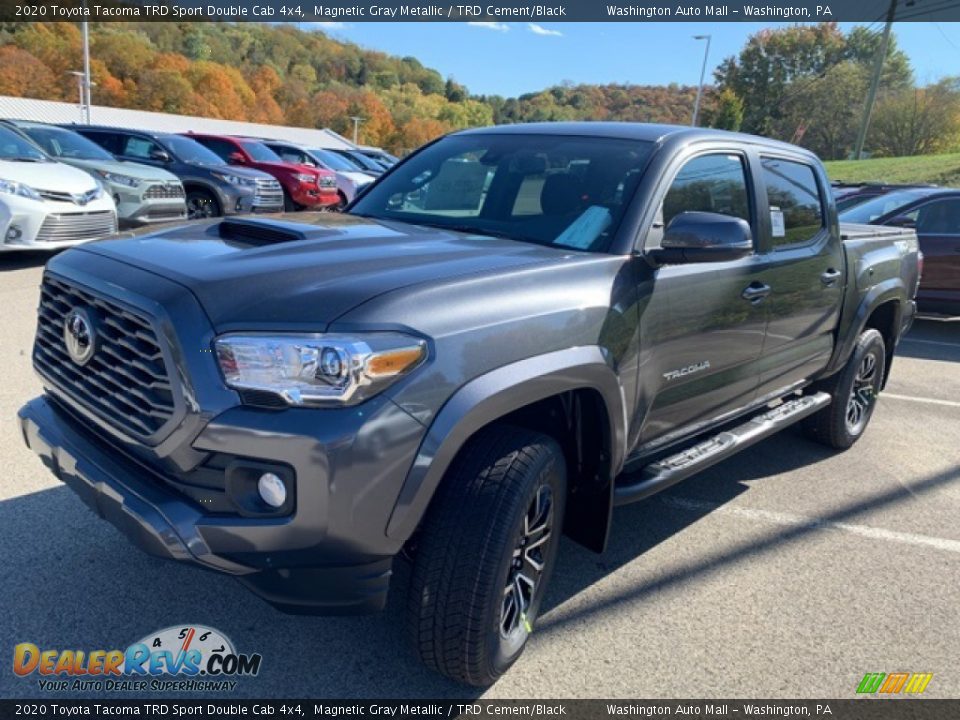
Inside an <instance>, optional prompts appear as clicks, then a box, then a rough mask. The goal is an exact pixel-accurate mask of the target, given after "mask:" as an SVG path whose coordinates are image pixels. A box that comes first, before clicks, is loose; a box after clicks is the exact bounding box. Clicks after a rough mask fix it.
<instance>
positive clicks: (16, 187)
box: [0, 127, 117, 252]
mask: <svg viewBox="0 0 960 720" xmlns="http://www.w3.org/2000/svg"><path fill="white" fill-rule="evenodd" d="M116 232H117V208H116V206H115V205H114V202H113V199H112V198H111V197H110V194H109V193H107V192H105V191H104V188H103V185H102V184H101V183H100V181H99V180H96V179H94V178H93V177H92V176H91V175H89V174H88V173H86V172H84V171H83V170H80V169H79V168H75V167H71V166H70V165H64V164H63V163H59V162H55V161H54V160H52V159H50V158H49V157H48V156H47V155H45V154H44V153H43V152H42V151H40V150H39V149H38V148H37V147H36V146H34V145H33V144H32V143H30V142H28V141H27V140H26V139H24V138H22V137H21V136H20V135H18V134H17V133H15V132H13V131H12V130H10V129H8V128H4V127H0V252H6V251H11V250H57V249H59V248H63V247H68V246H70V245H76V244H78V243H82V242H87V241H88V240H95V239H97V238H101V237H107V236H109V235H112V234H114V233H116Z"/></svg>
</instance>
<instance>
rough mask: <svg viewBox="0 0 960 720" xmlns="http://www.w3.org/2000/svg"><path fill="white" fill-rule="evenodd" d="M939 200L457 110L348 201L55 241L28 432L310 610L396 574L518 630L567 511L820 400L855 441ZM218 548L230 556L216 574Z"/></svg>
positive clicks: (825, 423) (97, 495)
mask: <svg viewBox="0 0 960 720" xmlns="http://www.w3.org/2000/svg"><path fill="white" fill-rule="evenodd" d="M917 284H918V250H917V238H916V236H915V235H914V234H913V232H912V231H909V230H900V229H886V228H877V227H868V226H851V227H840V226H839V225H838V223H837V214H836V209H835V207H834V203H833V200H832V199H831V193H830V185H829V182H828V179H827V176H826V175H825V173H824V170H823V167H822V165H821V164H820V162H819V161H818V160H817V158H816V157H814V156H813V155H811V154H810V153H808V152H806V151H804V150H801V149H799V148H796V147H793V146H790V145H785V144H781V143H777V142H772V141H768V140H764V139H762V138H757V137H750V136H746V135H739V134H732V133H724V132H718V131H712V130H700V129H691V128H682V127H672V126H657V125H633V124H607V123H576V124H531V125H524V126H503V127H497V128H488V129H479V130H471V131H465V132H460V133H456V134H453V135H450V136H447V137H444V138H442V139H440V140H438V141H436V142H434V143H432V144H430V145H427V146H426V147H424V148H422V149H421V150H419V151H418V152H416V153H415V154H413V155H412V156H411V157H409V158H407V159H406V160H404V161H403V162H401V163H400V164H398V165H397V166H395V167H394V168H392V169H391V170H390V171H389V172H388V173H387V174H385V175H384V176H383V177H382V178H381V179H380V180H379V181H378V182H377V183H375V184H374V185H373V186H372V188H371V189H369V191H367V192H366V193H364V194H363V195H362V196H361V197H360V198H359V199H358V200H356V201H355V202H354V203H353V204H352V205H351V206H350V207H349V208H348V211H347V213H346V214H344V215H342V216H336V215H329V214H327V215H320V216H313V218H312V219H311V217H310V216H297V218H296V219H290V220H289V221H287V220H277V221H274V220H254V219H225V220H220V221H203V222H201V223H197V224H190V225H185V226H182V227H177V228H173V229H167V230H162V231H159V232H154V233H152V234H145V235H143V236H140V237H131V238H126V239H114V240H105V241H101V242H96V243H91V244H88V245H85V246H83V247H81V248H77V249H74V250H70V251H68V252H65V253H63V254H61V255H58V256H57V257H55V258H54V259H53V260H51V261H50V263H49V265H48V266H47V269H46V273H45V275H44V280H43V285H42V289H41V300H40V307H39V322H38V329H37V336H36V343H35V347H34V351H33V362H34V365H35V367H36V370H37V372H38V373H39V375H40V377H41V379H42V380H43V383H44V386H45V393H44V394H43V396H41V397H39V398H37V399H34V400H32V401H31V402H29V403H27V404H26V405H25V406H24V407H23V408H22V409H21V411H20V420H21V423H22V428H23V436H24V438H25V439H26V442H27V444H28V445H29V446H30V447H31V448H32V449H33V450H34V451H35V452H36V453H37V454H38V455H39V456H40V457H41V458H42V459H43V461H44V463H45V464H46V465H47V466H48V467H49V468H50V469H51V470H52V471H53V472H54V473H55V474H56V475H57V476H58V477H59V478H61V479H62V480H63V481H64V482H65V483H66V484H68V485H69V486H70V487H72V488H73V489H74V490H75V491H76V492H77V494H78V495H80V496H81V497H82V498H83V499H84V501H86V503H87V504H88V505H90V506H91V507H92V508H93V509H94V510H95V511H96V512H97V513H98V514H99V515H101V516H102V517H103V518H105V519H106V520H108V521H109V522H111V523H113V524H114V525H115V526H116V527H118V528H119V529H120V530H122V531H123V532H124V533H125V534H126V535H127V536H128V537H129V538H130V540H132V541H133V542H134V543H136V544H137V545H138V546H140V547H141V548H143V549H144V550H146V551H147V552H149V553H152V554H154V555H158V556H161V557H165V558H170V559H174V560H179V561H182V562H189V563H193V564H195V565H198V566H202V567H205V568H208V569H213V570H216V571H219V572H223V573H228V574H231V575H235V576H236V577H237V578H238V579H239V580H240V581H241V582H242V583H243V584H245V585H246V586H248V587H249V588H250V589H252V590H253V591H254V592H256V593H257V594H258V595H260V596H261V597H263V598H265V599H266V600H267V601H269V602H270V603H272V604H274V605H275V606H277V607H278V608H281V609H283V610H285V611H288V612H295V613H301V612H302V613H335V612H363V611H372V610H378V609H380V608H382V607H383V606H384V603H385V601H386V596H387V591H388V588H389V585H390V578H391V569H392V566H393V565H394V564H395V563H396V562H400V561H403V562H408V561H409V562H411V563H412V572H411V573H410V586H409V588H408V589H407V591H408V594H409V600H408V621H409V624H410V629H411V635H412V637H413V641H414V645H415V647H416V649H417V652H418V653H419V655H420V657H421V658H422V659H423V661H424V662H425V663H426V664H427V665H429V666H430V667H432V668H434V669H436V670H438V671H440V672H442V673H445V674H446V675H448V676H450V677H452V678H455V679H457V680H459V681H462V682H466V683H472V684H475V685H485V684H489V683H491V682H493V681H494V680H496V678H497V677H498V676H500V675H501V674H502V673H503V672H504V671H505V670H506V669H507V668H508V667H509V666H510V665H511V664H512V663H513V662H514V661H515V660H516V659H517V657H518V656H519V654H520V653H521V651H522V649H523V647H524V645H525V643H526V641H527V638H528V637H529V635H530V632H531V629H532V626H533V624H534V623H535V621H536V619H537V614H538V611H539V609H540V606H541V601H542V599H543V597H544V592H545V590H546V587H547V583H548V579H549V576H550V573H551V570H552V569H553V566H554V564H555V562H556V556H557V549H558V541H559V538H560V535H561V531H562V532H563V533H565V534H567V535H568V536H569V537H571V538H573V539H574V540H575V541H577V542H579V543H582V544H583V545H585V546H587V547H589V548H591V549H593V550H596V551H602V550H603V549H604V545H605V543H606V540H607V535H608V529H609V526H610V522H611V517H612V513H613V508H614V506H616V505H620V504H623V503H629V502H633V501H636V500H641V499H643V498H646V497H648V496H649V495H651V494H652V493H654V492H657V491H659V490H662V489H663V488H666V487H668V486H670V485H672V484H673V483H676V482H678V481H680V480H682V479H684V478H686V477H688V476H690V475H692V474H693V473H696V472H697V471H699V470H701V469H703V468H706V467H708V466H710V465H712V464H714V463H716V462H719V461H720V460H723V459H724V458H727V457H730V456H731V455H732V454H733V453H736V452H737V451H739V450H741V449H743V448H745V447H747V446H749V445H751V444H752V443H754V442H756V441H758V440H760V439H762V438H764V437H766V436H768V435H770V434H772V433H774V432H776V431H778V430H780V429H782V428H784V427H786V426H788V425H790V424H791V423H794V422H797V421H802V422H803V424H804V426H805V428H806V429H807V431H808V434H809V436H810V437H811V438H813V439H814V440H817V441H819V442H822V443H826V444H827V445H829V446H832V447H834V448H837V449H844V448H848V447H850V446H851V445H852V444H853V443H854V442H856V440H857V439H858V438H859V437H860V436H861V435H862V433H863V432H864V430H865V428H866V426H867V423H868V422H869V420H870V417H871V413H872V412H873V409H874V401H875V397H876V393H877V392H878V391H880V390H881V389H882V388H883V386H884V382H885V380H886V378H887V375H888V373H889V371H890V364H891V362H892V359H893V353H894V349H895V347H896V345H897V342H898V341H899V339H900V337H901V336H902V335H903V333H904V332H905V331H906V330H907V329H908V327H909V326H910V323H911V322H912V320H913V317H914V312H915V306H914V301H913V297H914V294H915V292H916V289H917ZM198 581H199V579H198Z"/></svg>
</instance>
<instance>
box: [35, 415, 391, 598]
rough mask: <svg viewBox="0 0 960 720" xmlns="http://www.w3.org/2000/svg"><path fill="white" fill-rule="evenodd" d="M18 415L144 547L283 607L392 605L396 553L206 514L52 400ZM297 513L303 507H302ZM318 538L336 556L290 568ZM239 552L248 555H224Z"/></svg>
mask: <svg viewBox="0 0 960 720" xmlns="http://www.w3.org/2000/svg"><path fill="white" fill-rule="evenodd" d="M19 419H20V427H21V430H22V433H23V438H24V440H25V442H26V444H27V445H28V447H30V449H31V450H33V451H34V452H35V453H36V454H37V455H38V456H39V457H40V458H41V460H42V461H43V463H44V465H46V466H47V467H48V468H49V469H50V470H51V472H53V473H54V475H56V477H57V478H59V479H60V480H61V481H62V482H64V483H65V484H66V485H68V486H69V487H70V488H71V489H72V490H73V491H74V492H76V494H77V495H78V496H79V497H80V498H81V499H82V500H83V501H84V502H85V503H86V504H87V505H88V506H89V507H90V508H91V509H92V510H93V511H94V512H95V513H96V514H97V515H99V516H100V517H101V518H103V519H105V520H107V521H108V522H110V523H111V524H112V525H114V526H115V527H116V528H117V529H119V530H120V531H121V532H122V533H123V534H124V535H126V536H127V538H128V539H129V540H130V541H131V542H132V543H133V544H134V545H136V546H137V547H139V548H141V549H142V550H144V551H145V552H147V553H149V554H151V555H154V556H157V557H161V558H165V559H168V560H176V561H179V562H186V563H190V564H194V565H197V566H199V567H202V568H206V569H209V570H215V571H218V572H221V573H226V574H229V575H233V576H236V577H237V578H238V579H239V580H240V581H241V582H242V583H243V584H244V585H245V586H247V587H248V588H249V589H250V590H252V591H253V592H254V593H256V594H257V595H259V596H260V597H262V598H263V599H265V600H266V601H268V602H269V603H271V604H272V605H274V606H275V607H277V608H279V609H281V610H283V611H285V612H291V613H297V614H356V613H364V612H372V611H376V610H380V609H382V608H383V606H384V605H385V603H386V597H387V591H388V588H389V581H390V575H391V565H392V556H385V557H384V556H380V557H377V556H370V555H366V556H361V555H357V554H351V553H350V552H348V551H346V550H345V549H344V548H343V543H341V542H338V541H337V540H336V539H335V538H330V537H326V538H325V537H323V536H322V534H321V537H316V536H314V537H305V536H304V528H303V527H298V523H297V522H296V518H293V519H290V518H277V519H270V520H262V519H250V518H241V517H223V516H222V514H211V513H207V512H205V511H204V509H203V508H202V507H200V506H199V505H198V504H196V503H194V502H191V501H190V500H188V499H186V498H185V496H184V495H183V494H181V493H180V492H178V491H176V490H174V489H172V488H171V487H170V486H169V485H168V484H167V483H166V482H165V479H164V477H163V476H162V475H160V474H159V473H157V472H155V471H154V470H153V469H151V468H149V467H147V466H146V465H143V464H142V463H140V462H137V461H135V460H134V459H132V458H131V457H129V456H127V455H125V454H123V453H121V452H119V451H118V450H117V449H116V448H115V447H114V446H113V445H111V444H108V443H107V442H105V441H104V440H102V439H100V438H99V436H97V435H95V434H93V433H91V432H90V431H89V430H87V429H86V428H84V427H83V426H82V424H80V423H79V422H78V421H77V420H76V419H75V418H74V417H73V416H72V414H71V413H70V412H69V411H67V410H66V409H65V408H63V407H61V406H60V405H59V403H58V402H57V401H55V400H52V399H50V398H48V397H46V396H43V397H39V398H36V399H34V400H32V401H30V402H29V403H27V404H26V405H25V406H24V407H22V408H21V409H20V412H19ZM299 510H300V511H301V512H303V511H304V510H305V508H303V507H302V504H301V507H300V508H299ZM211 531H212V532H211ZM329 534H330V535H333V534H334V533H332V532H331V533H329ZM265 538H267V539H265ZM318 540H326V542H327V543H328V544H330V545H332V547H330V552H331V553H332V554H333V555H334V556H337V557H339V561H338V562H329V561H328V564H325V565H322V566H305V565H301V564H296V565H294V566H292V567H284V564H285V553H284V551H283V549H282V547H283V544H284V543H291V544H296V543H297V542H299V543H304V542H316V541H318ZM218 545H219V546H220V547H218ZM270 546H273V548H272V549H271V547H270ZM338 546H339V547H338ZM240 548H244V549H245V550H247V552H233V553H230V552H225V551H224V550H225V549H231V550H234V551H236V550H238V549H240ZM261 548H262V551H261ZM295 554H296V555H298V560H297V561H296V562H297V563H299V562H302V557H303V553H302V552H299V553H295ZM231 555H232V556H231ZM238 556H240V557H242V559H237V557H238Z"/></svg>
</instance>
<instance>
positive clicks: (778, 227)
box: [770, 205, 787, 237]
mask: <svg viewBox="0 0 960 720" xmlns="http://www.w3.org/2000/svg"><path fill="white" fill-rule="evenodd" d="M770 226H771V228H772V230H773V236H774V237H783V236H785V235H786V234H787V226H786V224H785V223H784V222H783V210H781V209H780V208H778V207H777V206H776V205H771V206H770Z"/></svg>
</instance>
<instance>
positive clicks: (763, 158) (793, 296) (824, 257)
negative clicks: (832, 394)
mask: <svg viewBox="0 0 960 720" xmlns="http://www.w3.org/2000/svg"><path fill="white" fill-rule="evenodd" d="M754 172H755V173H756V176H757V185H758V188H759V191H760V192H759V196H760V198H761V202H762V203H763V205H762V210H761V217H762V220H763V222H762V223H761V224H762V226H763V230H762V241H763V242H762V257H763V262H764V265H765V269H764V271H763V273H762V276H761V281H762V283H763V284H764V285H765V286H768V287H769V288H770V294H769V296H768V298H767V300H766V306H767V313H768V322H767V334H766V338H765V340H764V346H763V360H762V363H761V365H762V368H761V378H760V388H759V392H758V394H759V395H760V396H765V395H768V394H777V393H779V392H780V391H782V390H785V389H787V388H789V387H791V386H793V385H794V384H796V383H798V382H800V381H802V380H805V379H806V378H809V377H811V376H812V375H814V374H815V373H817V372H818V371H819V370H822V369H823V368H824V367H826V365H827V363H828V362H829V360H830V355H831V353H832V351H833V343H834V330H835V329H836V326H837V321H838V319H839V317H840V305H841V302H842V301H843V277H844V275H843V271H844V255H843V244H842V242H841V240H840V237H839V231H838V229H837V224H836V221H835V219H834V216H833V214H834V210H833V207H832V203H830V202H829V201H828V197H829V196H828V193H829V187H828V186H827V184H826V177H824V176H823V174H822V172H821V171H820V170H819V168H818V166H817V165H816V164H815V163H814V162H813V161H811V160H808V159H807V158H806V157H805V156H791V155H781V154H774V153H765V152H763V151H761V153H760V154H759V155H758V156H757V157H756V158H755V160H754Z"/></svg>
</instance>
